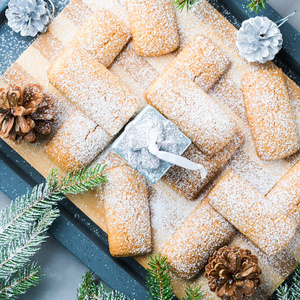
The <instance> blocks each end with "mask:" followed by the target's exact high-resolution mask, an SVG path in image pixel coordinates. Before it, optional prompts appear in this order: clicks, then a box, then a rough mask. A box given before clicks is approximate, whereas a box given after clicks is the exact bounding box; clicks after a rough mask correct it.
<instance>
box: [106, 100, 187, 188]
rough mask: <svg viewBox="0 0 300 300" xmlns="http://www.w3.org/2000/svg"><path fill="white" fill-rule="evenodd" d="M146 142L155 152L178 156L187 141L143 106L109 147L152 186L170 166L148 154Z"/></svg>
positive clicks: (170, 125)
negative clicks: (151, 145) (150, 144)
mask: <svg viewBox="0 0 300 300" xmlns="http://www.w3.org/2000/svg"><path fill="white" fill-rule="evenodd" d="M149 143H154V144H155V145H153V146H154V147H155V148H156V149H155V150H159V151H164V152H168V153H173V154H176V155H181V154H182V153H183V152H184V151H185V150H186V149H187V148H188V146H189V145H190V144H191V140H190V139H189V138H188V137H187V136H186V135H185V134H183V133H182V132H181V131H180V130H179V129H178V127H177V126H176V125H175V124H174V123H173V122H171V121H170V120H168V119H166V118H165V117H164V116H163V115H161V114H160V113H159V112H158V111H157V110H156V109H155V108H153V107H152V106H151V105H147V106H145V107H144V108H143V110H142V111H141V112H140V113H139V114H138V116H137V117H136V118H135V119H134V120H133V121H132V122H130V123H129V124H128V125H127V126H126V128H125V130H124V132H123V133H122V134H121V135H120V136H119V137H118V138H117V139H116V141H115V142H114V143H113V145H112V148H113V150H114V151H116V152H117V153H118V154H119V155H120V156H121V157H122V158H124V159H125V160H126V161H127V163H128V164H129V165H130V166H131V167H132V168H134V169H136V170H138V171H139V172H140V173H141V174H142V175H143V176H145V177H146V178H147V179H148V180H149V181H151V182H152V183H154V184H155V183H156V182H157V181H158V180H159V179H160V178H161V177H162V176H163V175H164V174H165V173H166V172H167V170H168V169H169V168H170V167H171V166H172V164H171V163H169V162H167V161H164V160H162V159H159V158H158V157H157V156H156V155H153V154H152V153H151V152H150V151H149Z"/></svg>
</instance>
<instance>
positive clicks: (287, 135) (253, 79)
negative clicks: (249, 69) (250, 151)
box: [242, 69, 300, 160]
mask: <svg viewBox="0 0 300 300" xmlns="http://www.w3.org/2000/svg"><path fill="white" fill-rule="evenodd" d="M242 89H243V94H244V101H245V106H246V110H247V116H248V120H249V124H250V128H251V133H252V137H253V140H254V144H255V148H256V152H257V154H258V156H259V157H260V158H261V159H266V160H273V159H279V158H283V157H287V156H289V155H291V154H293V153H295V152H296V151H297V150H298V149H299V147H300V144H299V138H298V135H297V131H296V125H295V122H294V118H293V114H292V107H291V104H290V101H289V96H288V92H287V89H286V86H285V82H284V78H283V74H282V71H281V69H268V70H260V71H256V72H253V73H249V74H247V75H246V76H245V77H244V78H243V80H242Z"/></svg>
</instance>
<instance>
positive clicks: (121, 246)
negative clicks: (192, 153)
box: [103, 166, 152, 256]
mask: <svg viewBox="0 0 300 300" xmlns="http://www.w3.org/2000/svg"><path fill="white" fill-rule="evenodd" d="M103 198H104V203H105V219H106V226H107V234H108V241H109V250H110V253H111V254H112V255H113V256H133V255H142V254H145V253H149V252H151V250H152V242H151V226H150V210H149V203H148V191H147V183H146V179H145V178H144V177H143V176H142V175H140V174H139V173H138V172H137V171H135V170H133V169H132V168H131V167H129V166H122V167H116V168H113V169H110V170H109V175H108V182H107V183H106V184H105V186H104V197H103Z"/></svg>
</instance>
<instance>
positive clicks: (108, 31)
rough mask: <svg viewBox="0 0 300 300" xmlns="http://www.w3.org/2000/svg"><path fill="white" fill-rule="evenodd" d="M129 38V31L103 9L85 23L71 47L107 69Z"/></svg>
mask: <svg viewBox="0 0 300 300" xmlns="http://www.w3.org/2000/svg"><path fill="white" fill-rule="evenodd" d="M130 37H131V33H130V29H129V28H127V27H126V25H125V24H124V23H123V22H122V21H121V20H119V19H118V18H117V17H115V16H114V15H113V14H111V13H110V12H109V11H107V10H105V9H99V10H98V11H97V12H95V13H94V14H93V16H92V17H91V18H90V19H89V20H88V21H87V22H86V24H85V25H84V26H83V27H82V29H81V30H80V31H79V32H78V34H76V37H75V38H74V39H73V41H72V42H71V44H70V46H71V47H77V48H79V49H84V50H86V51H87V52H88V53H90V54H91V55H92V56H93V57H95V58H97V59H98V60H99V62H100V63H101V64H102V65H104V66H105V67H108V66H109V65H110V64H111V63H112V62H113V60H114V59H115V58H116V56H117V55H118V54H119V53H120V51H121V50H122V48H123V47H124V46H125V45H126V43H127V42H128V41H129V39H130Z"/></svg>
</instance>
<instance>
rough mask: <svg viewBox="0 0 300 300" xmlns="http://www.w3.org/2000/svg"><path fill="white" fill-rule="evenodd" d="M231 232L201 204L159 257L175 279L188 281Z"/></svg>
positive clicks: (226, 225) (227, 238) (221, 220)
mask: <svg viewBox="0 0 300 300" xmlns="http://www.w3.org/2000/svg"><path fill="white" fill-rule="evenodd" d="M234 232H235V229H234V227H233V226H232V225H231V224H230V223H228V222H227V221H226V220H225V219H224V218H223V217H222V216H220V215H219V214H218V213H217V212H216V211H215V210H214V209H213V208H212V207H211V206H210V205H208V203H207V202H206V201H205V200H204V201H203V202H201V203H200V204H199V205H198V206H197V208H196V209H195V210H194V211H193V212H192V213H191V214H190V215H189V216H188V217H187V219H186V220H185V221H184V223H183V224H182V225H181V227H180V228H179V229H178V230H177V231H176V233H175V234H174V235H173V237H172V238H171V239H170V240H169V241H168V242H167V244H166V245H165V247H164V248H163V249H162V251H161V254H162V256H166V257H167V262H168V263H169V264H170V266H171V268H172V271H173V272H174V273H175V274H176V275H178V276H179V277H181V278H184V279H191V278H192V277H194V276H195V275H196V274H197V273H199V271H200V270H201V269H202V268H203V267H204V266H205V264H206V263H207V261H208V259H209V257H210V256H211V255H212V254H213V252H214V251H215V250H217V249H218V248H219V247H221V246H222V245H224V244H225V243H226V242H228V241H229V239H230V238H231V236H232V235H233V234H234Z"/></svg>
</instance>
